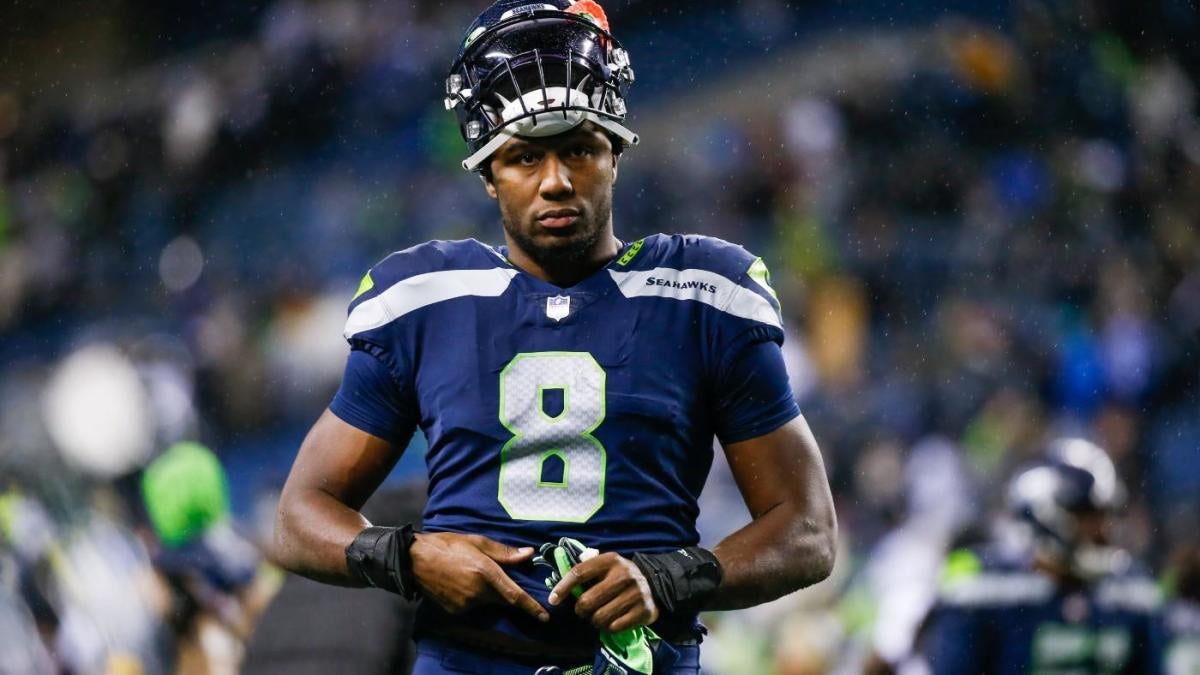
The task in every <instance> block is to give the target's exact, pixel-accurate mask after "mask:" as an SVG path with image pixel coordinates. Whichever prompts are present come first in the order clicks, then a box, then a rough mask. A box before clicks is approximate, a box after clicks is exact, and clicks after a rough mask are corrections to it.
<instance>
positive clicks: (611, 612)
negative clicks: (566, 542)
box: [550, 553, 658, 633]
mask: <svg viewBox="0 0 1200 675" xmlns="http://www.w3.org/2000/svg"><path fill="white" fill-rule="evenodd" d="M576 586H582V587H584V588H586V589H587V590H585V591H584V592H583V594H582V595H580V596H579V597H578V598H577V599H576V600H575V613H576V614H577V615H579V617H580V618H583V619H586V620H588V621H589V622H591V624H592V625H593V626H595V627H596V629H597V630H604V631H608V632H610V633H616V632H618V631H622V630H625V629H626V628H633V627H634V626H648V625H650V624H652V623H654V622H655V621H657V620H658V606H657V605H656V604H655V603H654V597H653V596H651V595H650V584H649V583H647V582H646V577H644V576H643V575H642V571H641V570H640V569H638V566H637V565H635V564H633V561H631V560H629V559H628V558H623V557H621V556H620V555H618V554H616V553H601V554H600V555H597V556H595V557H593V558H590V559H588V560H584V561H583V562H581V563H579V564H578V565H576V566H575V567H572V568H571V571H569V572H567V574H566V576H564V577H563V578H562V580H561V581H559V582H558V584H556V585H555V586H554V588H553V589H551V591H550V604H551V605H557V604H558V603H560V602H562V599H563V598H564V597H566V596H567V595H569V594H570V593H571V589H572V588H574V587H576Z"/></svg>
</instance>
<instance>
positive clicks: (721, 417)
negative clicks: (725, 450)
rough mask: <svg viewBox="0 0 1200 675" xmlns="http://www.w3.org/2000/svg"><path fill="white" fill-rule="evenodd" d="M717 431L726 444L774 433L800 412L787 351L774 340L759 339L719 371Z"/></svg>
mask: <svg viewBox="0 0 1200 675" xmlns="http://www.w3.org/2000/svg"><path fill="white" fill-rule="evenodd" d="M717 392H718V395H717V405H716V413H717V415H716V432H717V438H719V439H720V440H721V443H722V444H729V443H737V442H739V441H744V440H748V439H751V438H756V437H758V436H762V435H763V434H767V433H770V432H772V431H774V430H776V429H778V428H779V427H781V426H783V425H784V424H785V423H787V422H789V421H791V420H792V419H794V418H795V417H797V416H798V415H799V414H800V407H799V406H798V405H796V400H795V398H794V397H793V396H792V390H791V385H790V383H789V381H788V374H787V369H786V368H785V366H784V362H783V352H782V351H781V350H780V348H779V345H778V344H777V343H776V342H774V341H756V342H752V343H751V344H749V345H747V346H746V347H745V348H743V349H742V350H741V352H740V353H739V354H738V355H737V357H736V358H734V359H731V360H730V362H729V365H728V367H727V368H726V369H724V370H723V371H722V372H720V373H719V374H718V379H717Z"/></svg>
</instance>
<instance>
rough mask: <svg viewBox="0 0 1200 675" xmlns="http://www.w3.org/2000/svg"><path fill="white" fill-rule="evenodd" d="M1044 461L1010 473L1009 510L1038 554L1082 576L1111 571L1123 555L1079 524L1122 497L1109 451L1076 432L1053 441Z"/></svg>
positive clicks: (1101, 513)
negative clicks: (1027, 532) (1026, 531)
mask: <svg viewBox="0 0 1200 675" xmlns="http://www.w3.org/2000/svg"><path fill="white" fill-rule="evenodd" d="M1046 456H1047V457H1046V461H1045V462H1043V463H1041V464H1038V465H1036V466H1034V467H1032V468H1029V469H1026V470H1025V471H1023V472H1021V473H1020V474H1018V475H1017V477H1016V478H1015V479H1013V481H1012V483H1011V485H1010V486H1009V491H1008V506H1009V510H1010V512H1011V513H1012V515H1013V516H1014V517H1016V518H1017V520H1018V521H1020V522H1022V523H1024V524H1026V525H1027V526H1028V527H1029V529H1030V531H1031V533H1032V536H1033V544H1034V546H1035V547H1036V548H1037V550H1038V551H1040V552H1041V553H1042V554H1043V555H1047V556H1049V557H1051V558H1053V559H1055V560H1058V561H1059V562H1061V563H1062V564H1064V565H1065V566H1066V567H1067V568H1068V569H1070V570H1071V571H1072V572H1074V573H1076V574H1077V575H1078V576H1080V577H1081V578H1085V579H1089V578H1095V577H1098V576H1100V575H1103V574H1105V573H1108V572H1113V571H1116V569H1117V568H1118V567H1120V566H1121V565H1123V564H1125V562H1126V561H1127V558H1128V556H1127V555H1126V554H1125V553H1124V552H1123V551H1120V550H1118V549H1115V548H1112V547H1110V546H1108V545H1107V542H1104V541H1095V540H1090V539H1089V538H1088V537H1087V536H1086V533H1084V532H1083V531H1082V530H1081V527H1080V519H1081V517H1083V516H1085V515H1087V514H1095V515H1099V516H1108V515H1111V514H1112V513H1114V512H1115V511H1116V510H1117V509H1118V508H1119V507H1120V506H1121V505H1122V504H1123V502H1124V487H1123V486H1122V484H1121V481H1120V479H1119V478H1118V477H1117V472H1116V468H1115V467H1114V466H1113V463H1112V460H1111V459H1109V457H1108V454H1107V453H1106V452H1105V451H1104V450H1102V449H1101V448H1100V447H1098V446H1096V445H1095V444H1093V443H1091V442H1089V441H1086V440H1083V439H1080V438H1063V439H1058V440H1056V441H1054V442H1052V443H1051V444H1050V446H1049V448H1048V449H1047V453H1046Z"/></svg>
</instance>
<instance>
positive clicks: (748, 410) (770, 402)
mask: <svg viewBox="0 0 1200 675" xmlns="http://www.w3.org/2000/svg"><path fill="white" fill-rule="evenodd" d="M706 244H707V246H706V248H707V249H708V251H710V258H709V260H708V261H706V265H707V266H711V269H714V270H716V271H718V272H719V273H720V274H721V275H722V276H723V277H725V278H727V279H728V280H729V281H731V282H732V283H729V284H726V285H725V288H718V290H717V296H718V300H719V305H718V309H719V310H720V312H718V313H717V314H716V319H715V321H714V323H713V332H712V333H711V334H710V349H711V352H710V354H709V363H710V368H712V370H711V371H710V372H711V373H712V377H713V384H714V386H715V389H714V391H715V399H716V405H715V413H716V420H715V421H716V424H715V431H716V434H717V437H718V438H719V439H720V440H721V442H722V443H724V444H728V443H736V442H738V441H744V440H747V439H750V438H755V437H757V436H761V435H763V434H765V433H769V432H771V431H774V430H775V429H778V428H779V427H780V426H782V425H783V424H784V423H786V422H788V421H790V420H791V419H793V418H794V417H796V416H797V415H799V414H800V409H799V407H798V406H797V405H796V401H795V399H794V398H793V396H792V392H791V385H790V382H789V379H788V373H787V368H786V367H785V366H784V360H783V353H782V351H781V350H780V346H781V345H782V344H783V318H782V315H781V313H780V306H779V300H778V298H777V297H776V295H775V291H774V289H772V288H771V284H770V276H769V274H768V272H767V266H766V264H765V263H763V261H762V259H761V258H757V257H755V256H754V255H753V254H751V253H750V252H749V251H747V250H746V249H744V248H742V247H741V246H737V245H735V244H730V243H727V242H722V241H720V240H713V239H709V240H707V241H706Z"/></svg>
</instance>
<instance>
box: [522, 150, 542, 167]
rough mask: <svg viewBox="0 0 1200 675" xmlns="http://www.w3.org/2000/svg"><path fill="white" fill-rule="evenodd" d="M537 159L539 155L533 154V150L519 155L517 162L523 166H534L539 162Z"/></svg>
mask: <svg viewBox="0 0 1200 675" xmlns="http://www.w3.org/2000/svg"><path fill="white" fill-rule="evenodd" d="M537 160H538V158H537V155H535V154H533V153H532V152H522V153H521V154H520V155H519V156H518V157H517V163H518V164H520V165H522V166H533V165H534V164H537Z"/></svg>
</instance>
